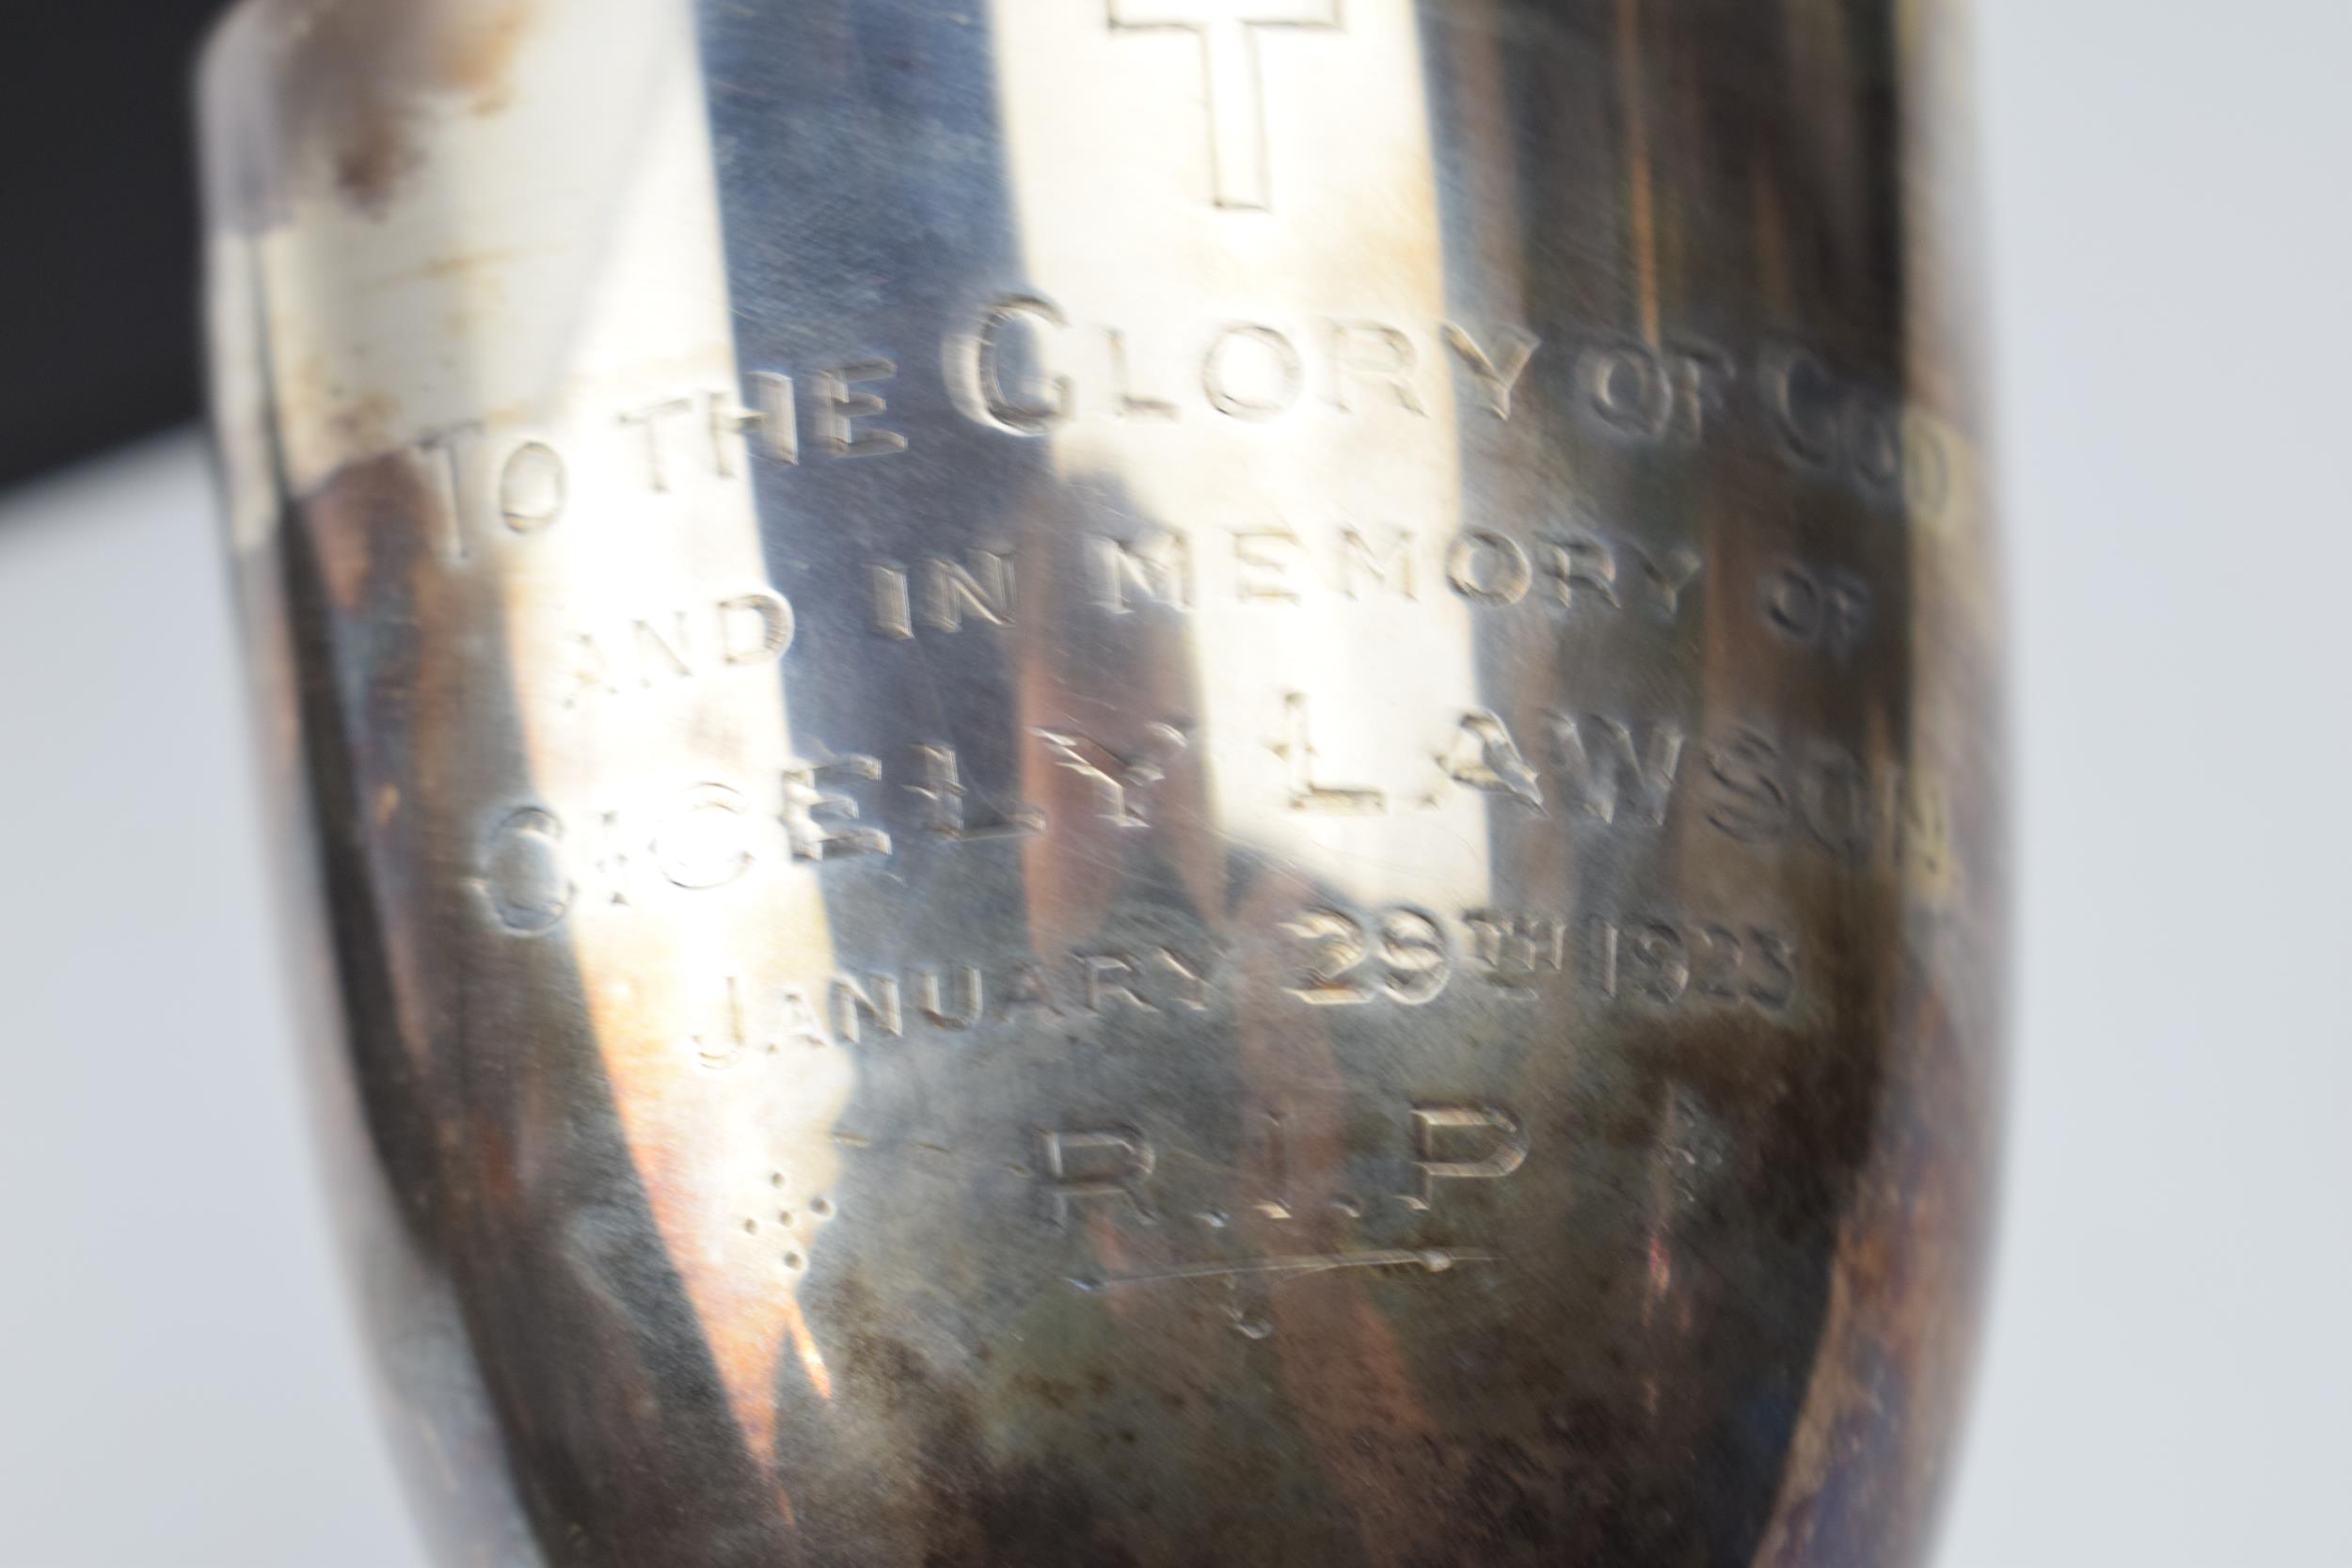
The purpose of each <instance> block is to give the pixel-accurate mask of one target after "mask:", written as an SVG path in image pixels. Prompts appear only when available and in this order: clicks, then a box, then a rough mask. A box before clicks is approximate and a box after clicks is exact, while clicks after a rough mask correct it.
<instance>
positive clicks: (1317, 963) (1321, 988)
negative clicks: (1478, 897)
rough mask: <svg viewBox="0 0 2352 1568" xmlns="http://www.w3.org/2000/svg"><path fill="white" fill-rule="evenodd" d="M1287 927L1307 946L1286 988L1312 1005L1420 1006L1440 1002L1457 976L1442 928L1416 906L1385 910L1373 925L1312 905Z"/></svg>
mask: <svg viewBox="0 0 2352 1568" xmlns="http://www.w3.org/2000/svg"><path fill="white" fill-rule="evenodd" d="M1283 929H1284V930H1285V931H1287V932H1288V933H1290V934H1291V935H1292V936H1294V937H1296V938H1297V939H1298V940H1299V942H1300V943H1301V944H1302V945H1303V946H1304V948H1305V950H1306V951H1305V956H1304V958H1303V961H1302V964H1301V973H1300V974H1299V975H1298V977H1297V978H1296V979H1295V980H1293V981H1292V982H1291V984H1290V986H1289V987H1288V988H1287V989H1288V990H1289V991H1290V993H1291V994H1292V995H1293V996H1295V997H1297V998H1298V999H1299V1000H1300V1001H1301V1002H1305V1003H1308V1004H1310V1005H1311V1006H1318V1007H1357V1006H1363V1005H1364V1004H1366V1003H1368V1002H1378V1001H1382V1000H1386V1001H1390V1002H1395V1003H1398V1004H1400V1005H1402V1006H1407V1007H1418V1006H1421V1005H1422V1004H1423V1003H1426V1002H1433V1001H1435V1000H1437V997H1438V993H1439V992H1440V991H1443V990H1445V985H1446V980H1447V978H1448V977H1449V976H1450V975H1451V974H1452V973H1453V967H1454V957H1453V952H1452V949H1451V948H1450V947H1449V945H1448V944H1447V942H1446V939H1445V931H1444V929H1443V928H1442V927H1439V926H1438V923H1437V922H1436V921H1435V920H1433V919H1431V918H1430V917H1429V916H1428V915H1426V914H1423V913H1422V911H1419V910H1414V909H1404V908H1398V909H1392V910H1383V911H1380V913H1378V914H1377V915H1375V916H1374V917H1373V918H1372V920H1371V921H1370V922H1369V923H1366V922H1365V921H1362V920H1359V919H1358V918H1357V917H1356V916H1354V915H1352V914H1348V913H1345V912H1344V911H1339V910H1329V909H1318V910H1309V911H1306V912H1304V913H1302V914H1300V915H1298V916H1297V917H1296V918H1295V919H1293V920H1291V921H1289V922H1288V923H1286V924H1285V925H1284V927H1283Z"/></svg>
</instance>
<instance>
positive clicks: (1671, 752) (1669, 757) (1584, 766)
mask: <svg viewBox="0 0 2352 1568" xmlns="http://www.w3.org/2000/svg"><path fill="white" fill-rule="evenodd" d="M1547 723H1548V725H1549V729H1550V731H1551V741H1552V747H1553V754H1554V756H1555V757H1556V758H1557V760H1558V763H1559V767H1560V770H1561V771H1562V772H1563V773H1565V774H1566V775H1567V777H1568V784H1569V788H1570V790H1571V791H1572V792H1573V793H1574V795H1575V797H1576V800H1577V803H1578V804H1579V805H1580V806H1581V808H1582V809H1583V811H1584V813H1585V815H1586V816H1597V817H1598V818H1600V819H1601V820H1602V821H1603V822H1614V821H1615V820H1616V819H1617V797H1618V791H1619V786H1620V785H1621V784H1624V783H1626V782H1627V781H1630V782H1631V784H1632V785H1633V804H1634V809H1635V811H1636V813H1637V814H1638V815H1639V816H1640V817H1641V819H1642V820H1643V821H1644V822H1646V823H1648V824H1649V825H1650V826H1651V827H1659V826H1661V825H1662V824H1663V823H1664V822H1665V820H1666V805H1667V802H1668V801H1669V800H1671V799H1672V798H1673V795H1674V787H1675V775H1676V774H1677V772H1678V771H1679V770H1680V768H1681V766H1682V739H1683V736H1682V731H1681V730H1680V729H1678V728H1677V727H1676V726H1675V725H1674V724H1673V723H1671V722H1667V721H1660V722H1658V723H1654V724H1652V725H1651V726H1650V729H1649V741H1648V744H1647V745H1646V746H1645V745H1642V744H1641V743H1639V742H1637V741H1636V740H1635V739H1634V737H1633V728H1632V726H1631V725H1629V724H1628V723H1626V722H1625V721H1623V720H1621V719H1611V718H1608V717H1606V716H1605V715H1602V714H1597V713H1588V714H1585V715H1583V716H1582V717H1581V718H1579V717H1577V716H1576V715H1573V714H1566V713H1555V714H1552V715H1550V716H1549V720H1548V721H1547Z"/></svg>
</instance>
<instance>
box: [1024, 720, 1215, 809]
mask: <svg viewBox="0 0 2352 1568" xmlns="http://www.w3.org/2000/svg"><path fill="white" fill-rule="evenodd" d="M1032 733H1033V734H1035V735H1036V736H1037V737H1038V738H1039V739H1040V740H1042V741H1044V742H1045V744H1046V745H1047V746H1048V747H1049V748H1050V749H1051V750H1052V752H1053V754H1054V760H1055V761H1056V762H1057V763H1059V764H1061V766H1063V767H1064V768H1069V769H1070V770H1071V771H1072V772H1074V773H1077V774H1079V775H1081V776H1082V777H1085V778H1088V779H1091V780H1092V781H1094V783H1096V784H1099V785H1101V786H1102V791H1103V815H1104V816H1105V817H1107V818H1108V819H1109V820H1111V821H1112V822H1115V823H1117V824H1118V825H1119V826H1120V827H1122V828H1142V827H1147V826H1149V825H1150V822H1149V819H1148V818H1147V817H1146V816H1144V802H1145V800H1146V799H1147V797H1148V796H1149V795H1150V793H1151V791H1152V789H1153V788H1154V787H1155V786H1157V785H1158V784H1163V783H1165V782H1166V781H1167V778H1168V768H1167V767H1166V764H1167V762H1168V758H1170V757H1172V756H1173V755H1175V753H1177V752H1181V751H1183V750H1184V744H1185V742H1184V731H1182V730H1180V729H1178V728H1176V727H1175V726H1174V725H1173V724H1152V725H1150V726H1148V728H1147V730H1146V732H1145V733H1146V734H1147V735H1148V736H1149V737H1150V739H1151V742H1152V749H1151V750H1150V751H1149V752H1143V753H1140V754H1138V755H1136V756H1124V757H1122V756H1120V755H1119V754H1117V753H1116V752H1112V751H1111V750H1110V748H1108V747H1107V746H1104V744H1103V743H1102V742H1100V741H1098V740H1095V739H1093V738H1092V737H1090V736H1084V735H1081V734H1079V733H1078V732H1077V731H1075V730H1036V731H1033V732H1032Z"/></svg>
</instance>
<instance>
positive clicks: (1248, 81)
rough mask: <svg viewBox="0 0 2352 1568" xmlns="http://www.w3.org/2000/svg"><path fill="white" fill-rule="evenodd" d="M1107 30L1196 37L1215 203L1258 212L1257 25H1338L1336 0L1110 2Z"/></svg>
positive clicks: (1261, 198) (1263, 189) (1261, 121)
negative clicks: (1180, 33) (1205, 99)
mask: <svg viewBox="0 0 2352 1568" xmlns="http://www.w3.org/2000/svg"><path fill="white" fill-rule="evenodd" d="M1110 18H1111V31H1112V32H1114V33H1130V32H1143V31H1155V32H1157V31H1168V30H1169V29H1175V30H1180V31H1183V32H1187V33H1192V34H1195V35H1197V36H1198V37H1199V38H1200V62H1201V71H1202V74H1203V76H1204V78H1205V82H1206V86H1207V88H1208V108H1209V166H1210V170H1211V178H1212V181H1213V188H1214V190H1215V192H1216V204H1217V205H1218V206H1219V207H1228V208H1239V209H1243V210H1245V211H1252V212H1263V211H1265V210H1266V208H1267V206H1268V204H1269V187H1270V185H1271V183H1272V180H1271V176H1270V175H1269V173H1268V170H1267V154H1266V130H1265V82H1264V78H1263V72H1262V71H1261V70H1260V67H1259V60H1258V30H1259V29H1260V28H1262V27H1313V28H1319V29H1327V30H1328V29H1336V28H1337V27H1338V26H1339V25H1340V0H1110Z"/></svg>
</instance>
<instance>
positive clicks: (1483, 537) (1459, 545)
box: [1445, 529, 1535, 605]
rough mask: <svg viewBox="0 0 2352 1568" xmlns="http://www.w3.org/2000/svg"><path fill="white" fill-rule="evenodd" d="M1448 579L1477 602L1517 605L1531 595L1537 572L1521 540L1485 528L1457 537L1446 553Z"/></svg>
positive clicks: (1456, 589) (1456, 588)
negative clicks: (1519, 542)
mask: <svg viewBox="0 0 2352 1568" xmlns="http://www.w3.org/2000/svg"><path fill="white" fill-rule="evenodd" d="M1445 576H1446V580H1447V581H1448V582H1450V583H1452V584H1453V585H1454V592H1455V593H1456V594H1461V595H1462V597H1464V598H1466V599H1468V600H1470V602H1471V603H1473V604H1488V605H1507V604H1517V603H1518V602H1519V601H1520V600H1521V599H1523V598H1525V597H1527V589H1528V585H1529V584H1530V583H1532V582H1534V580H1535V574H1534V570H1533V569H1532V568H1530V566H1529V565H1528V562H1527V552H1526V551H1525V550H1523V549H1521V548H1519V546H1518V541H1517V540H1514V539H1510V538H1507V537H1505V536H1504V535H1502V534H1500V533H1492V532H1489V531H1486V530H1485V529H1473V530H1471V531H1469V532H1467V533H1463V534H1461V535H1459V536H1458V537H1456V538H1455V539H1454V547H1453V548H1452V549H1450V550H1448V551H1447V552H1446V559H1445Z"/></svg>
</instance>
